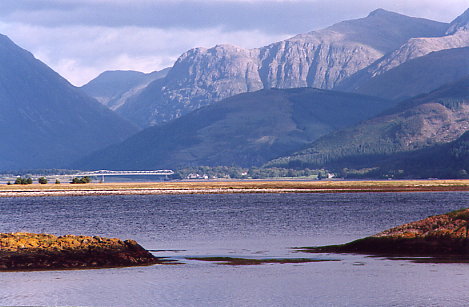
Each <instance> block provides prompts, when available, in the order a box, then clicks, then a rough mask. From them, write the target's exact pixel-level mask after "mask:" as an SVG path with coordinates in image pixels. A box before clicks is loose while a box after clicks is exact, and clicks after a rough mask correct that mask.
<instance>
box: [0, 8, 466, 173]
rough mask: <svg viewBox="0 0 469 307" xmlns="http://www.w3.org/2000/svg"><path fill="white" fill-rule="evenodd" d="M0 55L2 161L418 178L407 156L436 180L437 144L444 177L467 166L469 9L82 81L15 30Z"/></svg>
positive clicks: (390, 17)
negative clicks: (25, 45)
mask: <svg viewBox="0 0 469 307" xmlns="http://www.w3.org/2000/svg"><path fill="white" fill-rule="evenodd" d="M0 55H1V56H2V57H1V60H0V108H1V109H0V111H1V113H0V127H2V128H3V130H4V131H5V135H6V136H5V137H4V142H3V143H2V145H1V146H3V148H2V149H3V151H2V153H1V154H0V169H6V168H49V167H50V168H52V167H54V168H57V167H62V166H63V165H68V166H69V167H71V166H73V167H74V168H82V169H85V168H87V169H103V168H108V169H119V168H127V169H151V168H179V167H185V166H197V165H212V166H216V165H227V166H243V167H252V166H261V165H264V166H281V167H293V168H302V167H313V168H324V167H327V168H328V169H334V170H340V169H344V168H355V169H360V168H362V169H367V170H370V171H367V173H368V174H373V172H375V173H374V174H375V175H376V174H378V173H379V174H381V175H382V174H383V172H385V173H388V174H391V173H392V174H394V175H396V176H398V175H397V174H400V175H402V176H404V175H403V174H405V176H408V177H409V176H410V177H411V176H412V174H414V175H415V174H417V172H416V168H413V167H411V164H412V163H411V162H406V161H414V160H415V159H421V160H420V162H421V163H420V164H418V163H414V164H415V165H427V169H428V170H429V172H427V173H425V176H427V175H428V174H431V169H432V168H431V167H429V165H433V164H435V163H433V162H431V163H430V162H429V161H433V160H432V159H431V158H430V156H431V155H432V153H434V154H435V155H438V156H440V157H443V156H445V157H447V159H448V163H446V164H444V163H440V164H438V165H440V168H439V169H440V171H439V172H438V173H439V174H442V173H444V172H442V171H441V170H442V169H443V168H445V167H446V168H448V169H447V170H449V169H450V170H449V171H448V172H447V173H446V174H447V176H449V175H448V174H453V175H454V176H456V175H455V174H464V172H467V171H469V170H467V168H465V166H464V165H463V164H464V163H462V162H461V160H460V157H465V150H466V148H467V146H466V145H465V144H467V136H466V134H465V132H466V131H468V130H469V112H468V110H469V107H468V96H469V84H468V82H469V81H468V78H469V60H468V59H469V57H468V55H469V10H466V11H465V12H464V13H463V14H462V15H461V16H459V17H458V18H456V19H455V20H454V21H453V22H451V23H450V24H447V23H441V22H435V21H431V20H426V19H421V18H415V17H408V16H404V15H400V14H397V13H393V12H388V11H385V10H382V9H378V10H375V11H373V12H371V13H370V14H369V15H368V16H367V17H364V18H360V19H356V20H349V21H344V22H340V23H338V24H335V25H333V26H331V27H328V28H326V29H323V30H318V31H313V32H309V33H305V34H300V35H297V36H294V37H292V38H290V39H287V40H284V41H280V42H276V43H272V44H270V45H268V46H264V47H260V48H255V49H244V48H240V47H236V46H231V45H217V46H215V47H213V48H209V49H206V48H194V49H191V50H189V51H187V52H185V53H184V54H182V55H181V56H180V57H179V58H178V60H177V61H176V62H175V64H174V66H173V67H171V68H167V69H164V70H161V71H156V72H153V73H150V74H144V73H140V72H135V71H110V72H104V73H102V74H101V75H100V76H98V77H97V78H96V79H94V80H92V81H91V82H89V83H88V84H86V85H85V86H83V87H81V88H76V87H74V86H72V85H71V84H69V83H68V82H67V81H66V80H65V79H63V78H62V77H60V76H59V75H58V74H56V73H55V72H53V71H52V70H51V69H50V68H49V67H47V66H46V65H44V64H43V63H41V62H40V61H38V60H37V59H35V58H34V57H33V56H32V55H31V54H30V53H29V52H27V51H25V50H23V49H21V48H19V47H18V46H16V45H14V43H13V42H11V41H10V40H9V39H8V38H6V37H4V36H1V37H0ZM373 96H374V97H373ZM130 122H131V123H130ZM137 127H138V128H137ZM139 129H140V130H142V131H141V132H138V130H139ZM137 132H138V133H137ZM135 133H136V134H135ZM134 134H135V135H134ZM465 146H466V147H465ZM454 153H456V154H454ZM458 159H459V160H458ZM73 161H74V162H73ZM451 161H452V162H451ZM435 165H436V164H435ZM435 170H436V166H435ZM420 174H423V173H420ZM400 175H399V176H400ZM419 176H420V175H419ZM429 176H430V175H429Z"/></svg>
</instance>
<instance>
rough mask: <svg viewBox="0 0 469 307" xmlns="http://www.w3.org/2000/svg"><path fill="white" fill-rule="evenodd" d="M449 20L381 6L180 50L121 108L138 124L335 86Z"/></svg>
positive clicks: (444, 27) (440, 32) (436, 33)
mask: <svg viewBox="0 0 469 307" xmlns="http://www.w3.org/2000/svg"><path fill="white" fill-rule="evenodd" d="M448 27H449V25H448V24H446V23H440V22H435V21H430V20H426V19H421V18H415V17H408V16H404V15H400V14H397V13H393V12H388V11H385V10H382V9H379V10H376V11H373V12H372V13H370V14H369V16H367V17H365V18H361V19H356V20H350V21H344V22H340V23H338V24H335V25H333V26H331V27H328V28H326V29H323V30H319V31H313V32H309V33H305V34H301V35H297V36H294V37H292V38H290V39H287V40H284V41H280V42H277V43H273V44H270V45H268V46H264V47H261V48H256V49H244V48H241V47H236V46H231V45H218V46H215V47H213V48H209V49H206V48H195V49H191V50H189V51H187V52H185V53H184V54H182V55H181V56H180V57H179V59H178V60H177V61H176V63H175V64H174V66H173V67H172V68H171V70H170V71H169V72H168V75H167V76H166V77H165V78H162V79H159V80H156V81H154V82H153V83H151V84H150V85H148V86H147V87H146V88H145V89H144V90H143V91H142V92H141V93H139V94H138V95H135V96H134V97H132V98H129V99H128V100H127V102H126V103H125V104H123V105H121V106H120V107H119V108H117V109H116V112H118V113H119V114H121V115H122V116H124V117H125V118H127V119H128V120H130V121H132V122H133V123H135V124H136V125H139V126H140V127H147V126H151V125H155V124H160V123H163V122H167V121H170V120H172V119H175V118H177V117H180V116H181V115H184V114H187V113H188V112H190V111H192V110H195V109H198V108H200V107H202V106H206V105H209V104H211V103H214V102H217V101H220V100H222V99H224V98H227V97H230V96H233V95H236V94H240V93H244V92H252V91H257V90H260V89H270V88H297V87H315V88H322V89H331V88H333V87H335V86H336V85H337V84H339V83H340V82H341V81H343V80H344V79H346V78H347V77H350V76H352V75H353V74H354V73H356V72H358V71H360V70H362V69H364V68H366V67H368V66H369V65H371V64H373V63H374V62H375V61H377V60H378V59H381V58H383V56H385V55H386V54H388V53H390V52H392V51H394V50H396V49H398V48H399V47H400V46H402V45H403V44H405V43H406V42H407V41H408V40H409V39H412V38H415V37H439V36H442V35H445V32H446V31H447V29H448Z"/></svg>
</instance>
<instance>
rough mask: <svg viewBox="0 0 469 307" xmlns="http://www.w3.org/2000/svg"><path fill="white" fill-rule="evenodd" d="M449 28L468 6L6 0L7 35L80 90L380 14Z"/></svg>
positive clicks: (411, 0) (2, 10)
mask: <svg viewBox="0 0 469 307" xmlns="http://www.w3.org/2000/svg"><path fill="white" fill-rule="evenodd" d="M379 7H380V8H384V9H387V10H391V11H395V12H399V13H402V14H406V15H410V16H416V17H424V18H430V19H434V20H438V21H444V22H450V21H451V20H452V19H454V18H455V17H457V15H459V14H461V13H462V12H463V11H464V10H465V9H467V7H468V0H447V1H441V0H382V1H378V0H297V1H295V0H290V1H288V0H284V1H281V0H231V1H225V0H213V1H210V0H1V1H0V33H2V34H5V35H8V36H9V37H10V38H11V39H13V40H14V41H15V42H16V43H17V44H19V45H20V46H21V47H23V48H25V49H27V50H29V51H31V52H32V53H33V54H34V55H35V56H36V57H37V58H39V59H41V60H42V61H44V62H45V63H46V64H48V65H49V66H51V67H52V68H53V69H55V70H56V71H57V72H59V73H60V74H61V75H63V76H64V77H66V78H67V79H68V80H70V81H71V82H72V83H73V84H75V85H82V84H84V83H85V82H87V81H89V80H90V79H92V78H94V77H96V76H97V75H98V74H99V73H101V72H102V71H104V70H115V69H132V70H139V71H144V72H150V71H154V70H158V69H162V68H164V67H167V66H171V65H172V63H173V62H174V61H175V60H176V59H177V57H178V56H179V55H180V54H181V53H182V52H184V51H186V50H188V49H190V48H193V47H201V46H203V47H210V46H213V45H216V44H220V43H230V44H234V45H238V46H241V47H246V48H254V47H260V46H263V45H266V44H269V43H271V42H274V41H278V40H281V39H285V38H287V37H289V36H292V35H295V34H299V33H304V32H308V31H311V30H316V29H320V28H323V27H326V26H329V25H331V24H333V23H335V22H338V21H342V20H346V19H354V18H360V17H364V16H366V15H367V14H368V13H369V12H370V11H372V10H374V9H376V8H379Z"/></svg>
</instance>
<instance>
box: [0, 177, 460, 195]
mask: <svg viewBox="0 0 469 307" xmlns="http://www.w3.org/2000/svg"><path fill="white" fill-rule="evenodd" d="M437 191H469V180H381V181H379V180H376V181H294V180H290V181H283V180H279V181H263V180H259V181H257V180H245V181H244V180H241V181H170V182H145V183H141V182H138V183H133V182H129V183H89V184H60V185H56V184H45V185H39V184H32V185H2V186H0V197H2V196H3V197H15V196H18V197H25V196H80V195H133V194H135V195H148V194H223V193H354V192H437Z"/></svg>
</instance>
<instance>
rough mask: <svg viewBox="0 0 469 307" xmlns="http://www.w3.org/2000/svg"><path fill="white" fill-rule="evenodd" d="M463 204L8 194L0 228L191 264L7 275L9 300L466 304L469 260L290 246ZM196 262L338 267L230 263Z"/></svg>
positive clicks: (349, 235)
mask: <svg viewBox="0 0 469 307" xmlns="http://www.w3.org/2000/svg"><path fill="white" fill-rule="evenodd" d="M464 207H469V193H468V192H441V193H440V192H430V193H353V194H348V193H338V194H327V193H325V194H306V193H305V194H221V195H146V196H143V195H142V196H135V195H132V196H130V195H129V196H98V197H88V196H81V197H27V198H0V227H1V228H0V232H18V231H24V232H37V233H52V234H56V235H62V234H69V233H71V234H80V235H101V236H105V237H118V238H122V239H135V240H137V241H138V242H139V243H140V244H141V245H143V246H144V247H145V248H146V249H149V250H152V251H153V253H154V254H155V255H156V256H159V257H171V258H173V259H175V260H178V261H179V262H181V263H183V264H181V265H154V266H147V267H133V268H116V269H97V270H72V271H37V272H0V305H41V306H42V305H47V306H54V305H60V306H71V305H72V306H467V304H468V302H469V291H468V290H469V264H457V263H453V264H431V263H414V262H411V261H407V260H389V259H386V258H380V257H369V256H366V255H349V254H340V255H334V254H307V253H301V252H296V251H295V250H293V249H291V247H295V246H317V245H326V244H338V243H345V242H349V241H351V240H355V239H358V238H361V237H365V236H369V235H372V234H374V233H377V232H380V231H382V230H385V229H387V228H391V227H393V226H397V225H400V224H403V223H406V222H410V221H414V220H418V219H422V218H425V217H427V216H430V215H435V214H441V213H445V212H448V211H451V210H456V209H460V208H464ZM189 256H228V257H244V258H256V259H262V258H276V257H280V258H314V259H318V260H337V261H326V262H314V263H303V264H263V265H250V266H229V265H220V264H217V263H213V262H204V261H196V260H186V259H185V258H186V257H189Z"/></svg>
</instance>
